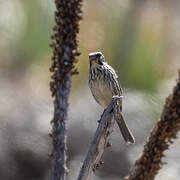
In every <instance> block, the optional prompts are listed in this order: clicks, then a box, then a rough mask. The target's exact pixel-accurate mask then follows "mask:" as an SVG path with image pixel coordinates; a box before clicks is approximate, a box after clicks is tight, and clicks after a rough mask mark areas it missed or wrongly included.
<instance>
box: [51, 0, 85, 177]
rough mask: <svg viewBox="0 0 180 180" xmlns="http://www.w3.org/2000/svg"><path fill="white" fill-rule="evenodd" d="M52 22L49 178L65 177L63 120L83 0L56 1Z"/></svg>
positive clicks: (66, 106) (76, 51)
mask: <svg viewBox="0 0 180 180" xmlns="http://www.w3.org/2000/svg"><path fill="white" fill-rule="evenodd" d="M55 5H56V11H55V22H56V25H55V26H54V28H53V31H54V34H53V35H52V37H51V38H52V40H53V43H52V44H51V47H52V49H53V57H52V65H51V68H50V72H51V73H52V76H51V82H50V89H51V92H52V96H53V97H55V99H54V117H53V120H52V121H51V122H52V123H53V131H52V134H51V137H52V139H53V152H52V169H51V180H64V179H65V177H66V172H67V168H66V159H67V158H66V149H67V147H66V131H67V129H66V119H67V109H68V98H69V92H70V85H71V75H72V74H77V70H76V69H75V68H74V63H76V62H77V60H76V56H78V55H80V53H79V51H78V48H77V47H78V41H77V38H76V37H77V33H78V32H79V21H80V19H81V13H82V10H81V6H82V0H75V1H69V0H55Z"/></svg>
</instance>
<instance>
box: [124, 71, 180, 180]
mask: <svg viewBox="0 0 180 180" xmlns="http://www.w3.org/2000/svg"><path fill="white" fill-rule="evenodd" d="M179 130H180V70H179V78H178V80H177V84H176V86H175V87H174V90H173V93H172V95H169V96H168V97H167V99H166V103H165V105H164V109H163V111H162V114H161V117H160V119H158V120H157V122H155V124H154V127H153V129H152V130H151V134H150V136H149V138H148V139H147V142H146V144H145V145H144V150H143V153H142V155H141V156H140V157H139V158H138V159H137V160H136V162H135V165H134V167H133V170H132V172H131V174H130V176H128V177H126V178H125V179H126V180H153V179H154V178H155V176H156V175H157V173H158V171H159V170H160V169H161V167H162V165H163V162H162V157H163V156H164V151H165V150H166V149H168V148H169V146H170V144H172V143H173V139H175V138H176V135H177V132H178V131H179Z"/></svg>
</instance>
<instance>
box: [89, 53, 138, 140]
mask: <svg viewBox="0 0 180 180" xmlns="http://www.w3.org/2000/svg"><path fill="white" fill-rule="evenodd" d="M117 79H118V76H117V74H116V72H115V70H114V69H113V68H112V67H111V66H110V65H109V64H108V63H107V61H106V60H105V57H104V55H103V53H102V52H92V53H90V54H89V75H88V85H89V88H90V90H91V93H92V95H93V97H94V99H95V100H96V102H97V103H98V104H99V105H100V106H101V107H102V108H104V109H106V108H107V106H108V105H109V104H110V102H111V100H112V97H113V96H122V94H123V90H122V88H121V86H120V85H119V83H118V80H117ZM118 106H119V112H120V113H119V114H118V116H115V117H116V118H115V120H116V122H117V124H118V126H119V129H120V131H121V134H122V136H123V138H124V140H125V142H126V143H135V138H134V136H133V134H132V133H131V131H130V129H129V128H128V126H127V124H126V122H125V120H124V117H123V115H122V100H121V101H120V104H119V105H118Z"/></svg>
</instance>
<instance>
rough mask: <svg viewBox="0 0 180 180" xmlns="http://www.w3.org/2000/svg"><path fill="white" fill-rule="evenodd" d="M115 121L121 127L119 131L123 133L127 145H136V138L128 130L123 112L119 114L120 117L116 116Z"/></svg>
mask: <svg viewBox="0 0 180 180" xmlns="http://www.w3.org/2000/svg"><path fill="white" fill-rule="evenodd" d="M115 120H116V122H117V124H118V126H119V129H120V131H121V133H122V136H123V138H124V140H125V141H126V142H127V143H135V138H134V136H133V135H132V133H131V131H130V129H129V128H128V126H127V124H126V122H125V120H124V118H123V115H122V113H121V112H119V113H118V116H115Z"/></svg>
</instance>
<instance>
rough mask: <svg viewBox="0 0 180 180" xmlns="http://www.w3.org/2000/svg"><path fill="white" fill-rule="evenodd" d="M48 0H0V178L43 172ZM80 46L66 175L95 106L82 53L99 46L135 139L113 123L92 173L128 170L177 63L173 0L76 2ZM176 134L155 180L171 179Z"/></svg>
mask: <svg viewBox="0 0 180 180" xmlns="http://www.w3.org/2000/svg"><path fill="white" fill-rule="evenodd" d="M54 9H55V7H54V2H53V1H50V0H39V1H37V0H31V1H24V0H0V92H1V95H0V104H1V105H0V123H1V125H0V159H1V161H0V179H2V180H47V179H49V174H50V165H51V161H50V159H49V158H48V154H49V153H50V152H51V148H52V147H51V139H50V138H49V137H48V132H50V130H51V125H50V120H51V119H52V116H53V101H52V98H51V96H50V91H49V81H50V73H49V67H50V64H51V62H50V59H51V56H52V51H51V49H50V48H49V44H50V43H51V40H50V36H51V34H52V31H51V28H52V27H53V25H54ZM83 11H84V14H83V21H82V22H81V24H80V33H79V35H78V37H79V40H80V43H79V46H80V51H81V52H82V54H81V56H80V57H79V62H78V64H77V67H78V69H79V72H80V74H79V75H78V76H73V78H72V88H71V95H70V103H69V114H68V167H69V168H70V169H71V174H70V175H69V176H68V179H69V180H74V179H76V178H77V174H78V172H79V169H80V167H81V165H82V162H83V160H84V156H85V154H86V152H87V150H88V147H89V144H90V141H91V139H92V137H93V134H94V132H95V130H96V127H97V120H98V119H99V118H100V115H101V113H102V111H103V109H102V108H101V107H99V105H98V104H97V103H96V102H95V101H94V99H93V98H92V96H91V93H90V90H89V88H88V84H87V76H88V53H90V52H92V51H102V52H103V53H104V54H105V57H106V60H107V61H108V63H109V64H110V65H112V66H113V67H114V68H115V69H116V71H117V73H118V75H119V82H121V84H122V87H123V89H124V101H123V113H124V116H125V118H126V120H127V123H128V125H129V127H130V129H131V130H132V132H133V134H134V136H135V138H136V143H135V145H128V146H127V145H126V144H125V143H124V140H123V138H122V137H121V134H120V133H119V130H118V128H117V127H115V130H114V132H113V134H112V136H111V140H110V142H111V143H112V147H111V148H109V149H108V150H106V152H105V154H104V157H103V161H104V162H105V164H104V166H103V168H101V169H100V170H99V171H98V172H96V173H95V175H94V176H93V177H92V179H94V180H100V179H104V180H110V179H111V180H119V179H122V178H123V177H124V176H125V175H128V173H129V171H130V169H131V167H132V165H133V163H134V162H135V160H136V158H137V156H138V155H139V154H140V153H141V151H142V147H143V144H144V142H145V140H146V137H147V136H148V135H149V131H150V129H151V128H152V124H153V123H154V121H155V120H156V119H157V118H158V117H159V115H160V113H161V110H162V107H163V104H164V100H165V97H166V96H167V95H168V94H169V93H171V92H172V88H173V86H174V85H175V83H176V77H177V70H178V68H179V67H180V33H179V29H180V18H179V17H180V1H179V0H174V1H173V2H172V1H171V0H163V1H162V0H156V1H155V0H149V1H146V0H114V1H108V0H99V1H95V0H91V1H86V2H84V7H83ZM179 150H180V140H179V139H177V140H176V141H175V142H174V144H173V145H171V147H170V149H169V150H168V151H167V152H166V157H165V158H164V162H167V165H164V167H163V169H161V171H160V172H159V174H158V176H157V177H156V180H165V179H168V180H178V179H179V178H178V177H179V176H180V171H179V169H180V163H179V162H180V154H179Z"/></svg>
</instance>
